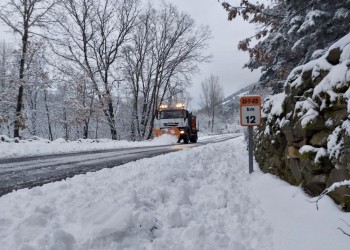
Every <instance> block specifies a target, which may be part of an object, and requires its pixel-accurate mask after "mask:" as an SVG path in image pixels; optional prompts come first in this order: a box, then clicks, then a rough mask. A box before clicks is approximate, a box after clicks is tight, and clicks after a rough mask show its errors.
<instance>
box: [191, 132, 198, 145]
mask: <svg viewBox="0 0 350 250" xmlns="http://www.w3.org/2000/svg"><path fill="white" fill-rule="evenodd" d="M197 140H198V136H197V135H196V134H194V135H191V138H190V142H192V143H196V142H197Z"/></svg>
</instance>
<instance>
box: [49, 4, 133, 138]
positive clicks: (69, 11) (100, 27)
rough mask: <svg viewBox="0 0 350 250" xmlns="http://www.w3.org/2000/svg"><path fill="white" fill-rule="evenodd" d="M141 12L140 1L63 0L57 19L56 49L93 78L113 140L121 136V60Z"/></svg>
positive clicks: (57, 52)
mask: <svg viewBox="0 0 350 250" xmlns="http://www.w3.org/2000/svg"><path fill="white" fill-rule="evenodd" d="M137 13H138V0H129V1H128V0H97V1H96V0H63V1H62V4H61V12H59V13H58V15H57V18H56V21H57V24H58V25H57V26H56V29H55V30H54V32H55V35H56V36H55V38H54V39H55V43H54V45H53V46H52V48H53V50H54V51H55V53H56V54H57V55H59V56H61V57H62V58H64V59H66V60H68V61H70V62H71V63H73V64H75V65H77V66H78V67H80V69H81V70H82V71H83V72H84V73H85V74H86V75H87V76H88V77H89V78H90V80H91V82H92V86H93V88H94V92H95V93H96V95H97V98H98V100H99V103H100V106H101V107H102V110H103V113H104V115H105V117H106V119H107V121H108V125H109V127H110V132H111V137H112V139H117V126H116V119H115V103H114V98H113V94H114V92H115V91H116V88H115V85H116V83H117V82H118V78H117V73H118V59H119V56H120V50H121V48H122V46H123V45H124V44H125V43H126V42H127V40H128V39H129V35H130V33H131V31H132V29H133V27H134V25H135V19H136V16H137Z"/></svg>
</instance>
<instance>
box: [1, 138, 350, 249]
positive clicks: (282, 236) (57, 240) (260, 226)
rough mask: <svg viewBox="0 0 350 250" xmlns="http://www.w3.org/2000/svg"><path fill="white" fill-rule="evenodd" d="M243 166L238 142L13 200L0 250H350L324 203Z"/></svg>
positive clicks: (7, 199) (8, 200)
mask: <svg viewBox="0 0 350 250" xmlns="http://www.w3.org/2000/svg"><path fill="white" fill-rule="evenodd" d="M247 162H248V156H247V152H246V143H245V141H244V139H243V137H239V138H236V139H233V140H230V141H227V142H223V143H216V144H208V145H206V146H202V147H197V148H193V149H189V150H183V151H179V152H175V153H171V154H167V155H163V156H158V157H155V158H150V159H143V160H139V161H136V162H132V163H128V164H125V165H123V166H120V167H116V168H113V169H104V170H101V171H99V172H95V173H88V174H85V175H79V176H75V177H73V178H70V179H67V180H66V181H60V182H56V183H51V184H47V185H44V186H42V187H36V188H33V189H31V190H27V189H24V190H19V191H16V192H13V193H10V194H7V195H5V196H2V197H0V245H1V248H2V249H39V250H40V249H67V250H68V249H74V250H79V249H84V250H87V249H98V250H104V249H106V250H107V249H108V250H111V249H133V250H134V249H149V250H151V249H152V250H157V249H159V250H163V249H181V250H196V249H198V250H199V249H200V250H202V249H228V250H232V249H234V250H257V249H259V250H295V249H298V250H311V249H317V250H329V249H332V250H343V249H347V248H348V243H349V238H348V237H346V236H344V235H343V234H342V233H341V232H340V231H339V230H337V229H336V228H337V227H339V226H340V227H342V226H343V224H342V223H343V222H342V221H341V220H345V221H348V222H349V221H350V215H349V214H346V213H343V212H341V211H339V209H337V207H336V206H335V205H334V203H333V202H331V200H330V199H329V198H328V197H325V198H324V199H322V200H321V201H320V204H319V207H320V210H316V207H315V205H314V204H312V203H310V202H308V201H307V199H308V198H307V196H305V194H304V193H303V192H302V191H301V189H300V188H297V187H292V186H290V185H288V184H287V183H285V182H282V181H280V180H277V179H276V178H275V177H272V176H271V175H269V174H262V173H261V172H260V171H258V170H256V172H255V173H254V174H252V175H249V174H248V163H247ZM255 169H257V166H255ZM344 229H345V230H346V229H347V228H346V227H345V228H344Z"/></svg>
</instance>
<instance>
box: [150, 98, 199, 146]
mask: <svg viewBox="0 0 350 250" xmlns="http://www.w3.org/2000/svg"><path fill="white" fill-rule="evenodd" d="M154 128H155V129H154V131H155V133H157V132H158V131H159V130H161V131H175V132H174V133H173V134H175V135H176V136H177V137H178V142H180V141H181V140H183V141H184V143H188V142H189V141H190V142H193V143H195V142H197V140H198V133H197V132H198V129H197V122H196V116H194V115H192V113H191V112H189V111H188V110H186V109H185V108H184V106H183V105H179V104H178V105H176V106H175V107H168V106H166V105H161V106H160V108H159V109H158V110H157V116H156V120H155V122H154ZM157 130H158V131H157ZM165 133H168V132H165ZM160 134H162V133H160Z"/></svg>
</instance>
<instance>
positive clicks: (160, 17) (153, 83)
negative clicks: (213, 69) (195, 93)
mask: <svg viewBox="0 0 350 250" xmlns="http://www.w3.org/2000/svg"><path fill="white" fill-rule="evenodd" d="M136 32H137V34H135V36H134V38H133V40H132V42H131V44H130V45H129V46H128V47H127V48H126V50H125V53H124V54H125V58H126V67H125V68H126V70H125V73H126V77H125V78H126V80H127V81H128V82H129V83H130V86H131V87H130V89H131V92H132V93H133V97H134V98H133V99H134V105H133V106H134V108H133V117H134V119H133V121H132V125H131V127H132V131H133V130H134V128H133V127H136V130H137V131H138V136H139V137H140V138H144V137H147V138H149V137H150V136H151V129H152V127H153V122H154V119H155V113H156V109H157V107H158V106H159V103H161V102H162V101H163V100H164V99H165V98H167V97H168V96H169V94H170V92H169V90H170V89H173V90H175V89H176V90H177V91H178V90H180V89H182V90H184V86H188V85H189V83H190V77H191V75H192V74H193V73H194V72H195V71H196V70H197V64H198V63H200V62H205V61H207V60H208V59H209V57H208V55H206V54H205V52H204V50H205V48H206V46H207V41H208V39H209V38H210V31H209V29H208V27H197V26H196V25H195V22H194V20H193V19H192V18H191V17H190V16H189V15H187V14H184V13H181V12H179V11H178V10H177V8H176V7H175V6H173V5H171V4H166V3H164V4H163V6H162V8H161V9H160V10H156V9H154V8H153V7H152V6H150V7H149V8H148V10H147V11H146V12H145V13H143V15H141V17H140V21H139V25H138V28H137V29H136ZM140 102H141V103H140ZM134 123H136V125H134Z"/></svg>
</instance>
